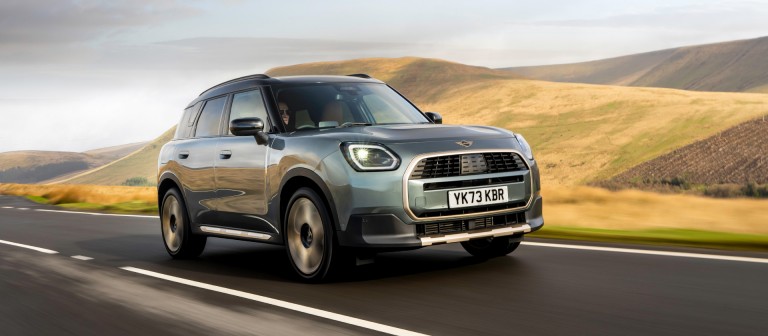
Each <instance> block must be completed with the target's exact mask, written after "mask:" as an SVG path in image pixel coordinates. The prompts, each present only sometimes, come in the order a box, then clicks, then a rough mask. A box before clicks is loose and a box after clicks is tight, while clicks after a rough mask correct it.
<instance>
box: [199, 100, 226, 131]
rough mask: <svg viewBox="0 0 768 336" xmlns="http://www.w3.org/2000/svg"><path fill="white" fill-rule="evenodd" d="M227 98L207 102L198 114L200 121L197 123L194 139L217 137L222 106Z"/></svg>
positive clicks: (222, 110)
mask: <svg viewBox="0 0 768 336" xmlns="http://www.w3.org/2000/svg"><path fill="white" fill-rule="evenodd" d="M226 102H227V97H226V96H225V97H221V98H216V99H213V100H209V101H207V102H206V103H205V106H204V107H203V112H202V113H200V119H199V120H198V121H197V128H196V129H195V137H198V138H199V137H208V136H216V135H219V126H221V114H222V112H224V105H225V104H226Z"/></svg>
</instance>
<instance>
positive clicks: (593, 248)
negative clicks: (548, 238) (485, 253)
mask: <svg viewBox="0 0 768 336" xmlns="http://www.w3.org/2000/svg"><path fill="white" fill-rule="evenodd" d="M522 244H523V245H528V246H539V247H553V248H563V249H572V250H587V251H600V252H614V253H630V254H646V255H656V256H667V257H678V258H694V259H709V260H721V261H740V262H750V263H759V264H768V259H765V258H752V257H739V256H726V255H719V254H704V253H689V252H672V251H660V250H640V249H630V248H620V247H603V246H590V245H571V244H553V243H540V242H522Z"/></svg>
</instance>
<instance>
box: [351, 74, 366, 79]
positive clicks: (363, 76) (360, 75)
mask: <svg viewBox="0 0 768 336" xmlns="http://www.w3.org/2000/svg"><path fill="white" fill-rule="evenodd" d="M347 76H350V77H360V78H368V79H370V78H371V76H368V75H367V74H364V73H357V74H351V75H347Z"/></svg>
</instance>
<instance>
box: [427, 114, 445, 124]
mask: <svg viewBox="0 0 768 336" xmlns="http://www.w3.org/2000/svg"><path fill="white" fill-rule="evenodd" d="M424 114H426V115H427V118H429V120H432V122H433V123H435V124H442V123H443V116H441V115H440V113H437V112H427V113H424Z"/></svg>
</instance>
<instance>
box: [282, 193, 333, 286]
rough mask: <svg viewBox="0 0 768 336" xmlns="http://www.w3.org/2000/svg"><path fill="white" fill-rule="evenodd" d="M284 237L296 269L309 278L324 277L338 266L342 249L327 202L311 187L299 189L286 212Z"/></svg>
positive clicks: (299, 273) (312, 279)
mask: <svg viewBox="0 0 768 336" xmlns="http://www.w3.org/2000/svg"><path fill="white" fill-rule="evenodd" d="M284 218H285V220H286V224H285V240H286V245H287V249H286V250H287V251H288V259H289V260H290V262H291V266H293V269H294V271H296V273H297V274H298V275H299V276H300V277H301V278H303V279H304V280H306V281H310V282H318V281H321V280H323V279H324V278H325V277H326V276H327V275H328V274H329V271H330V270H331V267H332V266H333V267H334V268H336V267H337V266H339V265H338V264H339V263H340V259H341V255H342V251H341V250H340V249H339V247H338V245H337V244H336V242H335V240H334V225H333V221H332V220H331V217H330V215H329V213H328V210H327V208H326V206H325V203H324V202H323V200H322V199H321V198H320V196H318V195H317V193H316V192H315V191H314V190H312V189H309V188H301V189H299V190H297V191H296V192H295V193H294V194H293V196H292V197H291V200H290V201H289V202H288V207H287V209H286V213H285V217H284Z"/></svg>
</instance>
